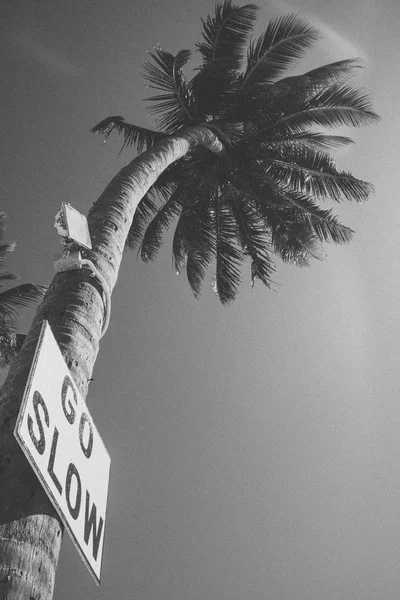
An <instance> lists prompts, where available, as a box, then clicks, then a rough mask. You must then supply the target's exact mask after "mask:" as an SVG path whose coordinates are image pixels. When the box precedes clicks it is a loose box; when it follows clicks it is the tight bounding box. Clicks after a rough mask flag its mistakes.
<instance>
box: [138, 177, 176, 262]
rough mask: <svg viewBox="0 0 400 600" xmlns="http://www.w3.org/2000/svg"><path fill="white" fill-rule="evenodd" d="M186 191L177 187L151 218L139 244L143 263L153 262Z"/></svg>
mask: <svg viewBox="0 0 400 600" xmlns="http://www.w3.org/2000/svg"><path fill="white" fill-rule="evenodd" d="M186 196H187V191H186V189H185V187H184V186H179V187H178V188H177V189H176V190H175V191H174V192H172V194H171V195H170V197H169V198H168V199H167V201H166V202H165V204H163V205H162V206H161V207H160V208H159V209H158V211H157V213H156V214H155V216H154V217H153V218H152V220H151V222H150V223H149V225H148V226H147V228H146V231H145V232H144V235H143V240H142V243H141V248H140V253H141V257H142V260H144V261H145V262H147V261H150V260H154V258H155V257H156V256H157V254H158V251H159V249H160V247H161V245H162V243H163V234H164V232H165V230H166V229H167V228H168V226H169V225H170V223H171V221H172V219H174V218H176V217H178V216H179V214H180V212H181V210H182V206H183V203H184V201H185V199H186Z"/></svg>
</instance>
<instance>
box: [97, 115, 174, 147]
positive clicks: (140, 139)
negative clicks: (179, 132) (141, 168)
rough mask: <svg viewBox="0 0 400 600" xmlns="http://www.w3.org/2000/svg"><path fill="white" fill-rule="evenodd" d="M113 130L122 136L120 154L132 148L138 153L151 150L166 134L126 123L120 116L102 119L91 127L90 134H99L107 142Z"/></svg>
mask: <svg viewBox="0 0 400 600" xmlns="http://www.w3.org/2000/svg"><path fill="white" fill-rule="evenodd" d="M114 130H115V131H116V132H117V133H118V135H122V136H123V138H124V142H123V144H122V148H121V150H120V152H122V150H124V148H127V147H129V146H134V147H135V148H136V150H137V151H138V152H139V153H140V152H143V150H145V149H148V148H151V147H152V146H154V144H155V143H156V142H158V141H160V140H162V139H164V138H165V137H166V134H165V133H162V132H160V131H154V130H152V129H146V128H145V127H139V126H138V125H132V124H131V123H127V122H126V121H125V119H124V117H120V116H117V117H107V118H106V119H103V121H100V123H98V124H97V125H95V126H94V127H92V129H91V130H90V133H93V134H101V135H103V136H104V139H105V140H107V139H108V137H109V136H110V134H111V133H112V132H113V131H114Z"/></svg>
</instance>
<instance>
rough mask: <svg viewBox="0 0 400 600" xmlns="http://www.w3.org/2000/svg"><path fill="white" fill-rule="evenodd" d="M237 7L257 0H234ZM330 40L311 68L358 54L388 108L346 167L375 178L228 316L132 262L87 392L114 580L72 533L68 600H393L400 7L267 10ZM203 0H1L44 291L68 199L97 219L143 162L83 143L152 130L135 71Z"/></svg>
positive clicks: (11, 134)
mask: <svg viewBox="0 0 400 600" xmlns="http://www.w3.org/2000/svg"><path fill="white" fill-rule="evenodd" d="M239 3H240V4H244V2H239ZM259 5H260V7H261V10H260V18H259V24H258V29H257V33H261V32H262V31H263V29H264V28H265V27H266V24H267V22H268V20H269V19H270V18H273V17H275V16H277V15H281V14H285V13H287V12H291V11H293V10H295V11H296V12H298V13H300V14H301V15H303V16H304V17H305V18H306V19H308V20H309V21H310V22H312V23H314V24H315V25H316V26H317V27H318V28H319V30H320V31H321V33H322V38H321V41H320V42H319V44H318V45H317V46H316V47H315V50H314V51H311V52H309V54H308V57H307V59H306V60H305V61H304V62H303V63H301V65H300V70H307V69H309V68H313V67H314V66H317V65H319V64H323V63H326V62H331V61H335V60H340V59H343V58H349V57H354V56H361V57H363V59H364V60H365V64H366V68H365V70H364V71H363V72H362V74H361V75H360V76H359V77H358V81H357V83H358V84H359V85H360V86H362V87H365V88H366V89H368V90H369V91H370V93H371V95H372V98H373V103H374V107H375V109H376V110H377V112H378V113H379V114H380V115H381V116H382V121H381V122H380V123H378V124H376V125H374V126H371V127H369V128H365V129H362V130H357V131H354V132H351V134H352V135H353V137H354V139H355V140H356V144H355V145H354V146H353V147H351V148H350V149H349V150H347V151H346V152H345V153H342V154H341V155H339V156H338V158H337V160H338V165H339V166H340V168H343V169H346V170H351V171H352V172H353V173H354V174H355V175H356V176H358V177H359V178H361V179H367V180H369V181H371V182H372V183H374V185H375V187H376V193H375V195H374V196H373V197H372V198H371V200H370V201H369V202H368V203H365V204H363V205H355V204H347V205H342V206H340V207H338V212H339V214H340V216H341V218H342V220H343V221H344V222H345V223H346V224H347V225H349V226H350V227H352V228H353V229H355V230H356V236H355V239H354V241H353V243H352V244H351V245H350V246H347V247H339V248H334V247H329V246H327V247H326V251H327V258H326V259H325V261H323V262H315V263H313V264H312V266H311V267H310V268H309V269H306V270H300V269H296V268H294V267H287V266H286V267H285V266H282V265H281V264H280V263H278V265H277V266H278V269H277V273H276V276H275V281H276V285H275V291H273V292H271V291H269V290H268V289H267V288H265V287H263V286H262V284H261V283H260V284H258V285H256V286H255V288H254V289H253V290H252V289H250V275H249V273H247V274H245V276H244V278H243V284H242V287H241V293H240V296H239V299H238V300H237V301H236V303H234V304H233V305H231V306H229V307H227V308H224V307H222V306H221V305H220V303H219V301H218V298H217V297H216V296H215V294H214V292H213V291H212V286H211V280H210V283H209V284H207V285H206V286H205V289H204V293H203V296H202V298H201V300H200V301H196V300H195V299H194V298H193V296H192V293H191V291H190V289H189V286H188V284H187V282H186V281H185V275H184V274H182V275H180V276H179V277H177V276H176V275H175V273H174V269H173V266H172V252H171V239H170V237H169V238H168V239H167V242H166V245H165V247H164V252H163V253H162V255H161V256H160V258H159V259H158V260H157V261H156V262H155V263H151V264H150V265H143V264H141V263H140V262H139V261H138V260H137V258H136V255H135V254H134V253H129V254H128V253H127V254H126V255H125V258H124V262H123V266H122V268H121V272H120V279H119V282H118V284H117V287H116V290H115V293H114V296H113V306H112V319H111V324H110V327H109V330H108V332H107V334H106V336H105V337H104V338H103V340H102V344H101V349H100V354H99V357H98V361H97V363H96V366H95V370H94V375H93V376H94V381H93V382H92V384H91V386H90V390H89V396H88V400H87V401H88V405H89V408H90V410H91V413H92V415H93V418H94V420H95V422H96V425H97V427H98V429H99V431H100V432H101V435H102V437H103V440H104V443H105V445H106V446H107V448H108V450H109V453H110V455H111V459H112V467H111V484H110V493H109V508H108V520H107V528H106V541H105V553H104V563H103V573H102V584H101V586H100V588H96V586H95V584H94V583H93V581H92V579H91V577H90V575H89V573H88V572H87V570H86V568H85V566H84V564H83V563H82V560H81V558H80V557H79V555H78V553H77V552H76V550H75V548H74V546H73V545H72V543H71V541H70V540H69V538H68V536H67V535H65V537H64V542H63V546H62V550H61V557H60V563H59V569H58V576H57V583H56V590H55V600H75V599H77V600H78V599H79V600H80V599H82V598H85V600H91V599H94V598H96V599H97V600H103V599H104V600H109V599H110V598H113V599H115V600H116V599H124V600H126V599H129V598H132V599H135V600H161V599H162V600H242V599H245V600H266V599H267V600H327V599H329V600H360V599H362V600H376V599H377V598H382V599H384V600H397V599H398V597H399V594H400V402H399V388H400V385H399V384H400V370H399V341H398V339H399V321H400V308H399V306H400V303H399V295H400V277H399V262H400V261H399V259H400V244H399V233H398V231H399V220H400V208H399V198H398V173H399V164H400V163H399V139H400V117H399V111H398V98H399V83H398V80H399V68H398V54H399V37H398V31H399V27H400V8H399V4H398V2H397V0H379V1H378V0H355V1H354V2H350V1H345V0H335V1H333V0H298V2H297V3H296V5H293V4H290V3H289V2H270V3H259ZM213 7H214V2H213V1H212V0H197V1H196V2H194V1H192V0H169V1H168V2H167V1H166V0H155V1H153V2H147V3H146V2H135V1H134V0H118V2H107V1H106V0H96V1H94V0H3V4H2V8H1V9H0V11H1V12H2V14H1V19H0V22H1V40H0V43H1V48H0V65H1V72H2V77H1V80H2V94H1V97H0V103H1V105H0V119H1V126H0V131H1V136H0V148H1V154H0V156H1V158H0V161H1V176H0V209H1V210H5V211H6V213H7V216H8V219H7V226H8V237H9V239H12V240H16V241H17V243H18V249H17V251H16V253H15V256H14V257H13V260H12V262H11V268H12V270H13V271H14V272H15V273H17V274H18V275H20V276H21V280H22V281H28V280H30V281H34V282H37V283H41V284H48V283H49V281H50V279H51V277H52V274H53V265H52V261H53V259H54V258H55V256H56V254H57V253H59V252H60V251H61V246H60V243H59V238H58V236H57V234H56V232H55V230H54V228H53V221H54V215H55V213H56V212H57V210H58V208H59V207H60V205H61V203H62V202H70V203H71V204H72V205H73V206H74V207H75V208H77V209H78V210H80V211H81V212H83V213H87V211H88V209H89V207H90V206H91V204H92V202H93V201H94V200H95V199H96V198H97V197H98V195H99V194H100V193H101V191H102V189H103V188H104V187H105V185H106V184H107V183H108V181H109V180H110V179H111V177H112V176H113V175H114V174H115V173H116V171H117V170H118V169H119V168H121V167H122V166H123V165H124V164H125V163H126V162H128V160H129V159H130V156H131V155H132V154H131V153H130V152H128V151H125V152H124V153H123V154H122V155H121V156H120V157H118V156H117V155H118V150H119V147H120V142H118V141H116V140H114V139H113V140H111V139H110V140H109V141H108V142H107V144H103V143H102V140H101V139H100V138H92V137H91V136H90V135H89V129H90V128H91V127H92V126H93V125H95V124H96V123H97V122H98V121H100V120H101V119H103V118H104V117H106V116H109V115H118V114H121V115H123V116H124V117H125V118H126V119H127V120H130V121H132V122H135V123H138V124H144V125H146V126H151V125H152V121H153V119H152V118H151V117H149V116H148V115H147V113H146V112H145V108H144V105H143V102H142V99H143V98H144V97H145V95H146V90H145V87H144V84H143V79H142V77H141V76H140V72H141V64H142V63H143V62H144V61H145V60H146V50H151V48H152V47H153V46H154V45H156V44H157V43H159V44H160V45H161V46H162V47H163V48H164V49H166V50H169V51H171V52H176V51H177V50H179V49H181V48H194V43H195V42H196V41H197V40H198V39H199V32H200V18H201V17H206V16H207V14H208V13H210V12H211V11H212V10H213Z"/></svg>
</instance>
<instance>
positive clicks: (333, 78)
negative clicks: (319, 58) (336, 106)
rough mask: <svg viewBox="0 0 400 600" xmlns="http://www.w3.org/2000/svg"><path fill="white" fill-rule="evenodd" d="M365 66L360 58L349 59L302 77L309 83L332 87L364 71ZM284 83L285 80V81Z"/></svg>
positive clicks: (325, 66) (320, 68) (313, 70)
mask: <svg viewBox="0 0 400 600" xmlns="http://www.w3.org/2000/svg"><path fill="white" fill-rule="evenodd" d="M362 67H363V64H362V61H361V59H359V58H347V59H345V60H339V61H336V62H333V63H328V64H327V65H322V66H321V67H317V68H316V69H312V70H311V71H307V72H306V73H304V74H303V75H301V76H300V77H305V78H306V79H308V80H309V81H312V82H313V83H316V84H318V85H323V86H326V85H331V84H332V83H339V82H340V81H342V80H343V79H347V78H348V77H350V76H351V75H353V73H354V71H356V70H357V69H362ZM283 81H284V80H283Z"/></svg>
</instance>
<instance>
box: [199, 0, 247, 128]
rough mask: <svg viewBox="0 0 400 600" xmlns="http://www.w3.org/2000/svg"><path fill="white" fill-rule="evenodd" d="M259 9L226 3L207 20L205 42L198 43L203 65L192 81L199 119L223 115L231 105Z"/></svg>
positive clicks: (204, 24)
mask: <svg viewBox="0 0 400 600" xmlns="http://www.w3.org/2000/svg"><path fill="white" fill-rule="evenodd" d="M257 10H258V9H257V7H256V6H255V5H253V4H247V5H245V6H235V5H233V4H232V2H231V1H230V0H226V1H225V2H223V3H222V4H218V5H217V6H216V9H215V15H214V16H212V17H211V16H210V17H208V19H207V20H206V21H203V39H204V41H203V42H201V43H199V44H197V49H198V50H199V52H200V53H201V55H202V58H203V62H202V64H201V65H200V67H199V68H198V72H197V73H196V75H195V77H194V78H193V79H192V82H191V85H192V90H193V94H194V95H195V97H196V106H197V111H198V113H197V116H198V118H199V120H205V119H206V118H208V117H209V115H213V116H216V115H220V116H221V115H222V114H223V113H224V112H225V110H226V106H229V103H230V101H231V98H232V96H233V94H234V92H235V88H236V82H237V81H238V78H239V73H240V69H241V66H242V62H243V59H244V56H245V46H246V44H247V40H248V36H249V35H250V33H251V31H252V29H253V24H254V21H255V18H256V12H257Z"/></svg>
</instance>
